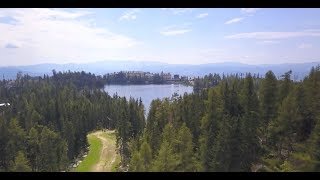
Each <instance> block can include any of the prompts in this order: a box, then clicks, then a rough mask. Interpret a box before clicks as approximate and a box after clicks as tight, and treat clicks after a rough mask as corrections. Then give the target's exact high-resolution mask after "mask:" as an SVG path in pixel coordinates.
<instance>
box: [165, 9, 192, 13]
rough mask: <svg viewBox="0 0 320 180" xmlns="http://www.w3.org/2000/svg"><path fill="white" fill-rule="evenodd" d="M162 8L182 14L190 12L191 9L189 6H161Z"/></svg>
mask: <svg viewBox="0 0 320 180" xmlns="http://www.w3.org/2000/svg"><path fill="white" fill-rule="evenodd" d="M161 9H162V10H169V11H171V12H172V13H173V14H184V13H190V12H192V11H193V10H192V9H191V8H161Z"/></svg>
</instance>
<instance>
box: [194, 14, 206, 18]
mask: <svg viewBox="0 0 320 180" xmlns="http://www.w3.org/2000/svg"><path fill="white" fill-rule="evenodd" d="M208 15H209V13H201V14H198V15H197V16H196V18H205V17H207V16H208Z"/></svg>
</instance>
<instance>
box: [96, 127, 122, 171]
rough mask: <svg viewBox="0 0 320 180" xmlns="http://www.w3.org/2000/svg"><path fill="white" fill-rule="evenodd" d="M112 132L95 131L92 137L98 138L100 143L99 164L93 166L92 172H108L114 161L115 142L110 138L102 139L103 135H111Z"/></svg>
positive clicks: (115, 153)
mask: <svg viewBox="0 0 320 180" xmlns="http://www.w3.org/2000/svg"><path fill="white" fill-rule="evenodd" d="M112 133H114V131H105V132H103V131H97V132H95V133H93V134H92V135H94V136H96V137H97V138H99V139H100V140H101V142H102V149H101V153H100V159H99V162H98V163H97V164H96V165H94V166H93V168H92V172H110V171H111V167H112V164H113V163H114V162H115V160H116V156H117V152H116V142H115V141H114V140H113V139H111V138H110V137H104V136H103V134H112Z"/></svg>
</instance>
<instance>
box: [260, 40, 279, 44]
mask: <svg viewBox="0 0 320 180" xmlns="http://www.w3.org/2000/svg"><path fill="white" fill-rule="evenodd" d="M257 43H258V44H277V43H279V41H272V40H264V41H258V42H257Z"/></svg>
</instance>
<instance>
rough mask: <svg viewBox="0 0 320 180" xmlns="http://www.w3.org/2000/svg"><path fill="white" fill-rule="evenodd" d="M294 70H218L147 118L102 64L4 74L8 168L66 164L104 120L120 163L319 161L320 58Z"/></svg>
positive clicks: (313, 167)
mask: <svg viewBox="0 0 320 180" xmlns="http://www.w3.org/2000/svg"><path fill="white" fill-rule="evenodd" d="M291 75H292V72H291V71H288V72H285V73H284V74H283V75H282V76H281V78H279V79H278V78H276V76H275V75H274V73H273V72H272V71H269V72H267V73H266V74H265V75H264V76H261V77H260V76H256V75H251V74H250V73H248V74H246V75H243V76H238V75H226V76H222V77H220V76H219V75H218V74H214V75H212V74H210V75H208V76H205V77H203V78H197V79H196V80H195V84H194V89H195V91H194V93H192V94H185V95H183V96H173V97H172V98H166V99H162V100H160V99H156V100H153V101H152V103H151V107H150V111H149V113H148V116H147V118H145V116H144V106H143V104H142V101H141V99H140V100H136V99H132V98H130V99H126V98H121V97H118V96H117V95H113V96H110V95H108V94H107V93H106V92H104V91H103V90H102V89H101V88H102V87H103V86H104V83H105V82H104V81H103V80H101V79H103V78H102V77H99V76H95V75H94V74H90V73H85V72H64V73H61V72H58V73H56V72H55V71H54V72H53V76H50V77H49V76H47V75H44V76H43V77H30V76H27V75H24V76H22V75H21V74H18V75H17V79H16V80H15V81H6V80H3V81H0V98H1V100H2V101H4V102H5V103H10V106H2V107H0V108H1V111H0V113H1V114H0V171H65V170H66V169H67V167H68V165H69V164H70V163H71V162H72V161H74V159H76V158H77V157H78V156H79V155H80V154H81V153H82V152H83V151H85V150H86V147H87V146H88V142H87V138H86V135H87V134H88V133H89V132H91V131H93V130H97V129H101V128H107V129H115V130H116V137H117V147H118V151H119V153H120V155H121V163H120V166H119V167H118V168H117V170H118V171H160V172H164V171H192V172H194V171H320V150H319V149H320V91H319V89H320V67H319V66H318V67H315V68H312V69H311V71H310V73H309V75H308V76H307V77H306V78H305V79H304V80H302V81H292V80H291Z"/></svg>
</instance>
